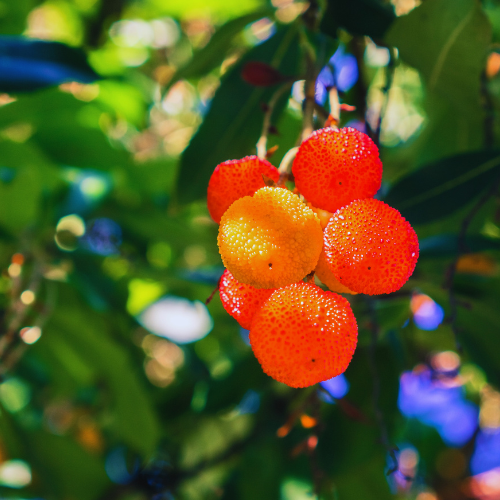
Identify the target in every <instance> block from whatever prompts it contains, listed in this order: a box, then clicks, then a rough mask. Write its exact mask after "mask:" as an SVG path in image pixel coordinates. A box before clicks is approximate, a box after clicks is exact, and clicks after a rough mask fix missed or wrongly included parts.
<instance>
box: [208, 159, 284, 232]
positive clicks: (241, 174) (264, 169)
mask: <svg viewBox="0 0 500 500" xmlns="http://www.w3.org/2000/svg"><path fill="white" fill-rule="evenodd" d="M263 175H264V176H266V177H269V178H270V179H272V180H273V181H274V182H278V180H279V177H280V174H279V172H278V169H277V168H276V167H274V166H273V165H271V164H270V163H269V162H268V161H267V160H261V159H260V158H258V157H257V156H246V157H245V158H242V159H241V160H228V161H225V162H224V163H220V164H219V165H217V166H216V167H215V170H214V172H213V174H212V177H210V182H209V183H208V191H207V205H208V211H209V212H210V215H211V217H212V219H213V220H214V221H215V222H217V224H219V223H220V219H221V217H222V215H223V214H224V212H225V211H226V210H227V209H228V208H229V207H230V206H231V204H232V203H233V202H234V201H236V200H237V199H239V198H243V196H251V195H252V194H254V193H255V191H257V190H258V189H260V188H262V187H264V186H265V185H266V184H265V182H264V179H263V177H262V176H263Z"/></svg>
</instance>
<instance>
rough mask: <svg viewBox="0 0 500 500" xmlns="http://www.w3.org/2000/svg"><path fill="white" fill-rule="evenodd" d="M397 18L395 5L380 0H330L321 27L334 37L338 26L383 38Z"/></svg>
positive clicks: (357, 33) (352, 32)
mask: <svg viewBox="0 0 500 500" xmlns="http://www.w3.org/2000/svg"><path fill="white" fill-rule="evenodd" d="M395 18H396V15H395V14H394V9H393V7H392V6H389V5H388V4H387V3H383V2H381V1H379V0H349V1H348V2H346V1H344V0H330V1H329V2H328V7H327V9H326V12H325V15H324V16H323V20H322V22H321V28H320V29H321V31H322V32H323V33H326V34H327V35H330V36H333V37H334V38H336V37H337V29H338V28H344V29H345V30H347V31H348V32H349V33H351V34H353V35H366V36H370V37H372V38H382V37H383V36H384V33H385V32H386V31H387V29H388V28H389V26H390V25H391V23H392V22H393V21H394V19H395Z"/></svg>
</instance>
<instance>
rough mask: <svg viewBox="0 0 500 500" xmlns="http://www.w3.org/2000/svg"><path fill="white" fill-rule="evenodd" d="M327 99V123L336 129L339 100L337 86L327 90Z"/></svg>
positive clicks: (338, 121)
mask: <svg viewBox="0 0 500 500" xmlns="http://www.w3.org/2000/svg"><path fill="white" fill-rule="evenodd" d="M328 101H329V103H330V116H329V117H328V120H327V121H328V122H330V123H328V125H329V126H330V127H332V128H335V129H337V130H338V124H339V123H340V102H339V93H338V91H337V87H332V88H331V89H330V91H329V92H328Z"/></svg>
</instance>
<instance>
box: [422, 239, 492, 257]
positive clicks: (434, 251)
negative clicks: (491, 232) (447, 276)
mask: <svg viewBox="0 0 500 500" xmlns="http://www.w3.org/2000/svg"><path fill="white" fill-rule="evenodd" d="M458 244H459V242H458V236H457V235H456V234H440V235H437V236H431V237H430V238H425V239H424V240H421V241H420V242H419V246H420V258H424V257H453V256H456V255H457V254H458V251H459V245H458ZM465 249H466V251H468V252H484V251H485V250H500V240H493V239H491V238H487V237H486V236H482V235H480V234H475V235H470V236H468V237H467V238H466V240H465Z"/></svg>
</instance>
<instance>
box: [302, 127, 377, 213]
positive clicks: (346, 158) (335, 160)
mask: <svg viewBox="0 0 500 500" xmlns="http://www.w3.org/2000/svg"><path fill="white" fill-rule="evenodd" d="M292 172H293V175H294V178H295V186H296V187H297V189H298V190H299V191H300V193H301V194H302V195H303V196H304V197H305V198H306V199H307V200H308V201H310V202H311V203H312V204H313V205H314V206H315V207H318V208H322V209H323V210H328V211H329V212H335V211H336V210H337V209H339V208H341V207H343V206H345V205H347V204H349V203H350V202H351V201H353V200H358V199H363V198H370V197H372V196H374V195H375V193H376V192H377V191H378V190H379V189H380V184H381V182H382V162H381V161H380V158H379V154H378V149H377V146H376V145H375V143H374V142H373V141H372V140H371V139H370V138H369V137H368V136H367V135H366V134H363V132H359V131H358V130H356V129H353V128H350V127H347V128H343V129H340V130H337V129H334V128H323V129H320V130H316V131H315V132H314V133H313V134H311V136H310V137H309V138H308V139H307V140H305V141H304V142H303V143H302V144H301V145H300V147H299V150H298V151H297V155H296V157H295V159H294V161H293V167H292Z"/></svg>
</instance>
